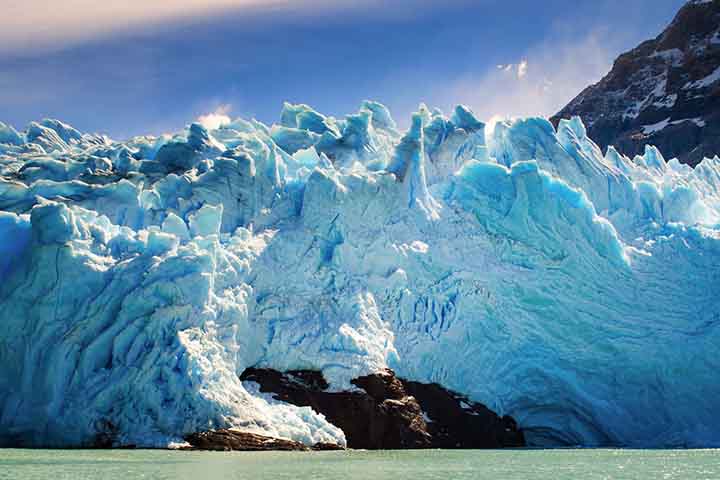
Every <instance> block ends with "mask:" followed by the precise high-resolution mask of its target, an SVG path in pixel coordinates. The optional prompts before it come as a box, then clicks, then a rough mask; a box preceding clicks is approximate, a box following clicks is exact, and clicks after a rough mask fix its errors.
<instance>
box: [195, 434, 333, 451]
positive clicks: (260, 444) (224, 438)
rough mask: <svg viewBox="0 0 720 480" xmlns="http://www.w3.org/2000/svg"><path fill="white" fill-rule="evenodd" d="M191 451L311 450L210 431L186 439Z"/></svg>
mask: <svg viewBox="0 0 720 480" xmlns="http://www.w3.org/2000/svg"><path fill="white" fill-rule="evenodd" d="M185 441H186V442H188V443H189V444H190V445H191V446H190V448H189V449H190V450H220V451H231V450H236V451H245V452H257V451H265V450H282V451H294V452H305V451H308V450H311V449H310V448H308V447H307V446H305V445H303V444H302V443H300V442H295V441H293V440H286V439H282V438H274V437H268V436H265V435H258V434H256V433H250V432H242V431H239V430H228V429H220V430H209V431H206V432H198V433H193V434H191V435H188V436H187V437H185ZM342 449H343V448H342V447H341V446H340V445H335V444H331V443H318V444H317V445H313V447H312V450H342Z"/></svg>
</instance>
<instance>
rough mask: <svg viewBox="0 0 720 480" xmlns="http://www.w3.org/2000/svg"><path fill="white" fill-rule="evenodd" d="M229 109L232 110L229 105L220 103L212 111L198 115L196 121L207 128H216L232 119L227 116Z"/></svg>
mask: <svg viewBox="0 0 720 480" xmlns="http://www.w3.org/2000/svg"><path fill="white" fill-rule="evenodd" d="M230 110H232V107H231V106H230V105H228V104H225V105H220V106H219V107H217V108H216V109H215V111H214V112H211V113H206V114H205V115H200V116H199V117H198V118H197V120H196V121H197V122H198V123H199V124H200V125H202V126H203V127H205V128H207V129H208V130H216V129H218V128H220V127H222V126H223V125H227V124H228V123H230V122H231V121H232V119H231V118H230V117H229V116H228V113H230Z"/></svg>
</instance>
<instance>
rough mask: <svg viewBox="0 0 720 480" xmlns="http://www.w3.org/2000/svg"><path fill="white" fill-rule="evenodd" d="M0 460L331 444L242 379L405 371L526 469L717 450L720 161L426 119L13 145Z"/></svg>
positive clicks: (546, 130) (308, 415)
mask: <svg viewBox="0 0 720 480" xmlns="http://www.w3.org/2000/svg"><path fill="white" fill-rule="evenodd" d="M0 239H1V240H2V241H1V242H0V253H1V254H2V255H0V279H1V280H2V281H1V282H0V445H24V446H82V445H90V444H92V442H93V441H94V439H95V438H97V436H98V435H106V434H108V432H109V433H112V434H113V438H115V442H116V443H117V444H118V445H124V444H136V445H138V446H154V447H158V446H159V447H163V446H168V445H174V444H177V443H181V442H182V441H183V440H182V438H183V436H184V435H187V434H190V433H194V432H197V431H202V430H207V429H211V428H240V429H243V430H247V431H253V432H257V433H261V434H266V435H271V436H276V437H283V438H289V439H293V440H297V441H301V442H304V443H307V444H312V443H315V442H320V441H323V442H337V443H341V444H344V443H345V437H344V434H343V432H342V431H341V430H339V429H338V428H337V427H335V426H333V425H331V424H330V423H329V422H328V421H327V420H326V419H325V418H324V417H323V416H322V415H320V414H318V413H316V412H314V411H313V410H312V409H310V408H309V407H296V406H293V405H289V404H284V403H282V402H279V401H277V400H274V399H272V398H270V397H268V396H266V395H264V394H261V393H260V392H259V391H258V389H257V385H255V384H253V383H252V382H245V383H243V382H241V381H240V380H239V376H240V374H241V373H242V372H243V371H244V370H245V369H246V368H248V367H265V368H274V369H277V370H280V371H285V370H290V369H313V370H319V371H322V373H323V374H324V376H325V378H326V379H328V381H329V383H330V385H331V387H330V388H332V389H338V390H339V389H348V388H352V386H351V384H350V381H351V380H352V379H353V378H356V377H358V376H360V375H364V374H368V373H372V372H375V371H378V370H379V369H382V368H385V367H390V368H392V369H394V370H395V371H396V372H397V373H398V375H399V376H401V377H404V378H407V379H411V380H416V381H423V382H436V383H439V384H441V385H442V386H444V387H446V388H449V389H451V390H454V391H456V392H459V393H462V394H464V395H467V396H468V397H469V398H471V399H472V400H475V401H478V402H481V403H483V404H485V405H487V406H488V407H489V408H491V409H493V410H494V411H496V412H498V413H499V414H501V415H503V414H508V415H512V416H513V417H514V418H515V419H516V420H517V421H518V424H519V425H520V427H521V428H523V430H524V431H525V435H526V438H527V439H528V441H529V442H530V444H533V445H541V446H551V445H585V446H602V445H621V446H642V447H662V446H689V447H699V446H720V419H719V418H718V416H717V414H716V413H717V411H718V410H720V382H719V381H718V371H720V158H718V157H715V158H712V159H710V158H706V159H705V160H703V161H702V162H701V163H700V164H699V165H697V166H696V167H695V168H691V167H688V166H686V165H683V164H680V163H679V162H678V161H677V160H675V159H672V160H669V161H666V159H664V158H663V156H662V154H661V152H659V151H658V150H657V149H656V148H654V147H647V149H646V150H645V153H644V155H642V156H638V157H636V158H634V159H630V158H627V157H624V156H622V155H620V154H619V153H618V152H617V151H616V150H615V149H613V148H612V147H610V148H609V149H608V151H607V152H606V153H605V154H603V152H601V151H600V149H599V148H598V147H597V145H595V144H594V143H593V142H592V140H590V139H589V138H588V136H587V132H586V130H585V127H584V125H583V123H582V121H581V120H580V119H579V118H573V119H572V120H562V121H560V123H559V125H558V126H557V128H556V127H554V126H553V125H552V124H551V123H550V122H549V121H548V120H546V119H543V118H527V119H517V120H512V121H510V120H508V121H502V122H498V123H497V124H495V125H493V126H489V125H486V124H484V123H483V122H481V121H480V120H479V119H477V118H476V116H475V115H474V114H473V112H472V111H471V110H470V109H468V108H467V107H463V106H458V107H456V108H455V110H454V111H453V113H452V114H451V115H450V116H446V115H444V114H443V113H442V112H441V111H440V110H437V109H433V110H431V109H429V108H428V107H426V106H425V105H420V108H419V109H418V111H417V112H416V113H415V114H413V116H412V118H411V121H410V123H409V128H408V129H407V131H402V130H401V129H400V128H399V127H398V125H397V124H396V123H395V121H394V120H393V118H392V116H391V114H390V112H389V111H388V109H387V108H386V107H385V106H383V105H382V104H380V103H377V102H371V101H366V102H363V103H362V105H361V107H360V109H359V111H358V112H357V113H354V114H351V115H348V116H346V117H345V118H334V117H330V116H326V115H323V114H321V113H319V112H317V111H315V110H314V109H312V108H311V107H309V106H307V105H293V104H285V105H284V107H283V109H282V113H281V116H280V120H279V123H277V124H274V125H270V126H269V125H265V124H263V123H261V122H258V121H256V120H244V119H240V118H238V119H235V120H233V121H231V122H230V123H223V124H222V125H218V124H217V122H216V124H215V125H202V124H200V123H193V124H191V125H189V126H188V127H187V128H185V129H184V130H183V131H181V132H178V133H176V134H174V135H162V136H159V137H154V136H142V137H135V138H132V139H129V140H127V141H114V140H112V139H110V138H108V137H106V136H104V135H97V134H89V133H83V132H80V131H78V130H77V129H75V128H73V127H71V126H69V125H67V124H65V123H63V122H60V121H58V120H49V119H46V120H42V121H40V122H32V123H30V125H28V126H27V128H26V129H25V130H23V131H18V130H16V129H15V128H13V127H12V126H10V125H6V124H4V123H0Z"/></svg>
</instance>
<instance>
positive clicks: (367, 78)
mask: <svg viewBox="0 0 720 480" xmlns="http://www.w3.org/2000/svg"><path fill="white" fill-rule="evenodd" d="M2 1H4V0H0V2H2ZM683 3H684V1H683V0H623V1H621V0H545V1H543V2H537V1H529V0H476V1H468V0H443V1H430V0H395V1H392V2H388V1H385V2H382V1H379V0H377V1H376V0H367V1H363V2H358V1H352V0H336V1H334V2H331V1H329V0H304V1H296V2H288V1H287V0H286V1H282V0H272V1H262V0H235V1H234V0H205V1H202V2H199V1H198V0H181V1H179V2H170V1H169V0H144V1H136V0H125V1H124V2H119V1H116V0H107V2H106V3H105V2H103V3H102V5H100V6H98V5H99V2H90V1H89V0H78V1H75V2H73V3H72V4H71V6H66V7H65V8H64V9H62V11H61V13H55V14H53V15H46V12H47V10H48V9H49V8H51V7H50V6H51V5H52V4H50V2H48V1H47V0H28V1H27V2H16V3H15V4H13V5H14V8H15V10H16V11H15V12H11V13H12V15H9V16H6V18H14V20H11V22H12V23H13V24H12V25H11V27H10V28H6V29H5V30H4V32H0V120H1V121H5V122H9V123H11V124H14V125H15V126H16V127H18V128H24V126H25V125H26V123H27V122H28V121H30V120H33V119H40V118H43V117H46V116H50V117H55V118H60V119H62V120H64V121H67V122H69V123H71V124H73V125H75V126H76V127H78V128H80V129H82V130H85V131H97V132H102V133H108V134H110V135H111V136H114V137H117V138H125V137H127V136H130V135H135V134H142V133H151V134H159V133H163V132H169V131H175V130H178V129H180V128H182V127H183V126H184V125H185V124H187V123H189V122H190V121H192V120H193V119H195V118H197V117H198V116H200V115H202V114H206V113H209V112H214V111H217V112H220V113H227V114H229V115H230V116H233V117H234V116H243V117H256V118H258V119H259V120H261V121H264V122H269V123H271V122H273V121H274V120H276V119H277V118H278V116H279V112H280V109H281V108H282V102H283V101H285V100H287V101H290V102H302V103H308V104H310V105H313V106H314V107H315V108H316V109H318V110H319V111H322V112H324V113H327V114H331V115H337V116H340V115H344V114H346V113H350V112H353V111H355V110H356V109H357V106H358V105H359V103H360V102H361V101H362V100H363V99H366V98H369V99H375V100H378V101H381V102H383V103H385V104H386V105H388V106H389V107H390V109H391V111H392V112H393V115H394V117H395V118H396V120H397V121H398V122H399V123H400V124H401V125H406V124H407V118H408V116H409V114H410V112H412V111H414V110H415V109H416V108H417V105H418V103H419V102H421V101H422V102H425V103H427V104H428V105H430V106H437V107H440V108H441V109H444V110H449V109H450V108H451V107H452V105H454V104H456V103H464V104H467V105H469V106H470V107H472V108H473V109H474V110H475V111H476V112H477V113H478V115H479V116H480V117H482V118H484V119H486V120H488V119H490V118H491V117H493V116H523V115H551V114H553V113H555V111H557V110H558V109H559V108H561V107H562V106H563V105H564V104H565V103H566V102H567V101H568V100H570V99H571V98H572V97H574V96H575V95H576V94H577V93H579V91H580V90H582V88H583V87H585V86H586V85H588V84H590V83H592V82H595V81H597V80H599V79H600V77H601V76H602V75H603V74H604V73H606V72H607V70H608V69H609V68H610V66H611V64H612V61H613V59H614V58H615V57H616V56H617V55H618V54H619V53H621V52H622V51H625V50H627V49H629V48H632V47H634V46H635V45H636V44H637V43H639V42H640V41H642V40H645V39H647V38H650V37H654V36H655V35H657V34H658V33H659V32H660V31H661V30H662V29H663V28H664V26H665V25H666V24H667V23H668V22H669V21H670V20H671V19H672V17H673V16H674V14H675V12H676V11H677V10H678V9H679V8H680V6H681V5H682V4H683ZM18 4H21V5H20V6H18ZM106 4H107V5H109V6H107V5H106ZM55 5H57V4H55ZM128 5H129V6H128ZM140 6H143V7H140ZM44 7H47V8H44ZM10 8H13V7H12V6H11V7H10ZM21 9H22V10H21ZM73 9H77V11H74V10H73ZM13 27H14V28H13Z"/></svg>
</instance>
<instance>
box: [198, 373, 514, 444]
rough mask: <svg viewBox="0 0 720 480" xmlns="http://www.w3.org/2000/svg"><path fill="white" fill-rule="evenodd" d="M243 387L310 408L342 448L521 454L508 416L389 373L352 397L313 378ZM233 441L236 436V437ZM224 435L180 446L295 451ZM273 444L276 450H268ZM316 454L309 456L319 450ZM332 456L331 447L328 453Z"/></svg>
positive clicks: (263, 380)
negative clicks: (341, 436) (338, 432)
mask: <svg viewBox="0 0 720 480" xmlns="http://www.w3.org/2000/svg"><path fill="white" fill-rule="evenodd" d="M241 379H242V380H243V381H253V382H257V383H258V384H259V385H260V391H261V392H264V393H271V394H273V396H274V397H275V398H276V399H278V400H282V401H284V402H288V403H291V404H294V405H298V406H309V407H312V408H313V409H314V410H316V411H317V412H319V413H322V414H323V415H325V417H326V418H327V419H328V420H329V421H330V422H331V423H333V424H334V425H336V426H337V427H339V428H341V429H342V430H343V431H344V432H345V436H346V438H347V445H348V447H349V448H362V449H406V448H503V447H522V446H524V445H525V439H524V436H523V432H522V430H520V429H519V428H518V426H517V423H516V422H515V420H514V419H512V418H511V417H509V416H504V417H500V416H498V415H497V414H495V413H494V412H492V411H491V410H489V409H488V408H487V407H485V406H484V405H481V404H478V403H475V402H472V401H470V400H468V399H467V398H465V397H463V396H462V395H459V394H457V393H454V392H451V391H449V390H447V389H445V388H443V387H441V386H440V385H437V384H424V383H419V382H410V381H406V380H403V379H400V378H398V377H397V376H396V375H395V373H394V372H393V371H392V370H389V369H387V370H383V371H381V372H378V373H375V374H372V375H368V376H364V377H359V378H357V379H355V380H354V381H353V384H354V385H355V386H356V387H358V389H357V390H353V391H342V392H331V391H327V388H328V384H327V382H326V381H325V379H324V378H323V376H322V374H321V373H319V372H315V371H307V370H301V371H290V372H286V373H281V372H278V371H275V370H269V369H256V368H250V369H248V370H246V371H245V372H243V374H242V376H241ZM238 435H240V436H239V437H238ZM250 435H251V436H248V434H245V433H241V432H235V433H233V434H232V435H230V434H228V431H218V432H205V433H202V434H195V435H191V436H189V437H188V438H187V439H186V440H187V441H188V443H190V444H191V445H193V447H195V448H203V449H213V450H215V449H220V450H226V449H232V450H272V449H275V450H303V449H305V450H306V449H307V447H305V446H303V445H301V444H296V443H295V442H288V441H286V440H278V439H271V438H269V437H261V436H258V435H253V434H250ZM273 442H278V443H273ZM327 447H328V446H316V447H315V449H327ZM333 448H337V446H333Z"/></svg>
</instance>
